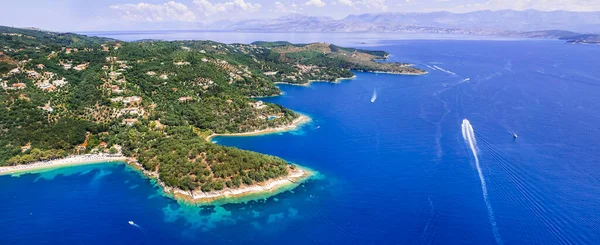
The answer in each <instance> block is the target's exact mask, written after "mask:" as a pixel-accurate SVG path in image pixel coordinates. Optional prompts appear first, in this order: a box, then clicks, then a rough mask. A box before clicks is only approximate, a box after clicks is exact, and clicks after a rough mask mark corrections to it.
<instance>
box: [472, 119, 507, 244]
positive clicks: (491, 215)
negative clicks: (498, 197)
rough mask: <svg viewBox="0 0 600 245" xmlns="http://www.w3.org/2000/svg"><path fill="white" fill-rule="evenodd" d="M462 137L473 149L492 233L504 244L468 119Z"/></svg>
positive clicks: (498, 241) (497, 241)
mask: <svg viewBox="0 0 600 245" xmlns="http://www.w3.org/2000/svg"><path fill="white" fill-rule="evenodd" d="M462 135H463V138H464V139H465V143H467V144H468V145H469V148H471V152H473V157H474V158H475V166H476V167H477V174H479V181H480V182H481V190H482V192H483V200H484V201H485V206H487V210H488V218H489V220H490V224H491V225H492V231H493V233H494V238H495V239H496V243H497V244H504V243H503V242H502V238H500V233H499V232H498V227H497V226H496V218H494V210H493V209H492V204H491V203H490V201H489V199H488V192H487V186H486V184H485V178H484V177H483V173H482V172H481V167H480V166H479V157H478V156H477V151H478V149H477V140H476V139H475V131H474V130H473V126H471V122H469V120H467V119H463V122H462Z"/></svg>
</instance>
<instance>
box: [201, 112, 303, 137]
mask: <svg viewBox="0 0 600 245" xmlns="http://www.w3.org/2000/svg"><path fill="white" fill-rule="evenodd" d="M310 121H311V119H310V117H308V116H305V115H302V114H300V116H299V117H298V118H296V119H294V121H292V123H291V124H289V125H285V126H281V127H276V128H267V129H261V130H256V131H252V132H246V133H233V134H211V135H209V136H208V137H206V141H210V140H211V139H212V138H214V137H217V136H253V135H262V134H272V133H280V132H285V131H290V130H294V129H297V128H298V127H299V126H301V125H303V124H305V123H308V122H310Z"/></svg>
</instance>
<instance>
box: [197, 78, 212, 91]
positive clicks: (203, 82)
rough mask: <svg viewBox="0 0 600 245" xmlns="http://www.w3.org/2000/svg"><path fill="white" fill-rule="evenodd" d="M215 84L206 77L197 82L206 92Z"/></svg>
mask: <svg viewBox="0 0 600 245" xmlns="http://www.w3.org/2000/svg"><path fill="white" fill-rule="evenodd" d="M214 84H215V82H214V81H213V80H210V79H209V78H206V77H200V78H198V79H197V80H196V85H197V86H199V87H201V88H202V89H204V90H207V89H208V88H210V87H212V86H213V85H214Z"/></svg>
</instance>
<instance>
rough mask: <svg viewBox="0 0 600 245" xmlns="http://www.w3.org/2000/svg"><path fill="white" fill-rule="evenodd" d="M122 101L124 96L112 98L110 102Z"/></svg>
mask: <svg viewBox="0 0 600 245" xmlns="http://www.w3.org/2000/svg"><path fill="white" fill-rule="evenodd" d="M120 101H123V97H122V96H119V97H115V98H112V99H110V102H113V103H116V102H120Z"/></svg>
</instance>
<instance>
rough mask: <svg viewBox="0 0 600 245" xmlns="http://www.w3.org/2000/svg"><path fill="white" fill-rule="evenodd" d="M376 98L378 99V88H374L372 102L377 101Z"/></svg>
mask: <svg viewBox="0 0 600 245" xmlns="http://www.w3.org/2000/svg"><path fill="white" fill-rule="evenodd" d="M375 100H377V90H373V96H371V103H373V102H375Z"/></svg>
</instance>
